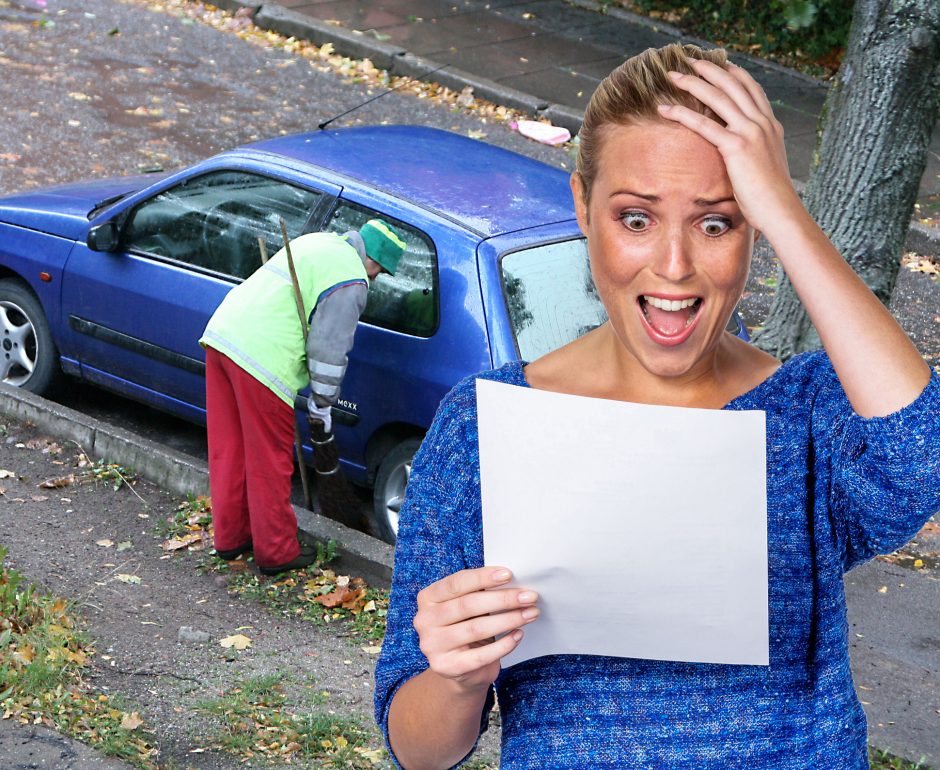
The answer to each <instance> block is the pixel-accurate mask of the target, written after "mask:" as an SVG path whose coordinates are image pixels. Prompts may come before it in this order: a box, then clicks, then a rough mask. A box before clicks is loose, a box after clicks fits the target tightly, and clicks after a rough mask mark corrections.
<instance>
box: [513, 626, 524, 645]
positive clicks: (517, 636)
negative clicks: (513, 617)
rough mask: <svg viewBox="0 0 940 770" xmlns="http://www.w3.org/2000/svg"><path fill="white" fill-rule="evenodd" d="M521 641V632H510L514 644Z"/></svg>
mask: <svg viewBox="0 0 940 770" xmlns="http://www.w3.org/2000/svg"><path fill="white" fill-rule="evenodd" d="M521 639H522V631H521V630H520V629H518V628H517V629H516V630H515V631H513V632H512V640H513V641H514V642H518V641H520V640H521Z"/></svg>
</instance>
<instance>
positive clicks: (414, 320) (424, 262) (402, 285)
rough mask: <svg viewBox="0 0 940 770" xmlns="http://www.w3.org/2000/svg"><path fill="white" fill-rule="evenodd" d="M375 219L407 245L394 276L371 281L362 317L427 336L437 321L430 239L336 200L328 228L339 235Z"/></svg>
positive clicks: (378, 215) (368, 210)
mask: <svg viewBox="0 0 940 770" xmlns="http://www.w3.org/2000/svg"><path fill="white" fill-rule="evenodd" d="M374 218H379V219H383V220H385V221H386V222H388V223H389V224H390V225H391V226H392V227H394V228H395V229H396V230H397V231H398V233H399V234H400V235H401V237H402V240H404V241H405V244H406V248H405V252H404V254H402V257H401V262H400V263H399V264H398V270H397V272H396V273H395V275H385V274H382V275H380V276H379V277H378V278H377V279H376V280H375V281H373V282H372V287H371V288H370V289H369V300H368V303H367V304H366V309H365V311H364V312H363V314H362V320H363V321H364V322H365V323H369V324H372V325H374V326H382V327H385V328H386V329H393V330H394V331H399V332H404V333H405V334H412V335H415V336H418V337H430V336H431V335H432V334H434V331H435V330H436V329H437V321H438V298H437V297H438V292H437V252H436V251H435V249H434V244H433V243H432V242H431V239H430V238H428V236H426V235H425V234H424V233H422V232H421V231H420V230H417V229H416V228H414V227H412V226H411V225H407V224H405V223H404V222H401V221H399V220H397V219H393V218H392V217H389V216H386V215H384V214H381V213H379V212H377V211H373V210H371V209H367V208H365V207H364V206H358V205H356V204H354V203H349V202H348V201H339V203H338V204H337V206H336V209H335V210H334V211H333V216H332V217H330V221H329V223H328V224H327V230H328V231H329V232H332V233H340V234H342V233H345V232H348V231H349V230H358V229H359V228H360V227H362V225H364V224H365V223H366V222H367V221H369V220H370V219H374Z"/></svg>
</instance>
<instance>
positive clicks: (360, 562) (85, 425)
mask: <svg viewBox="0 0 940 770" xmlns="http://www.w3.org/2000/svg"><path fill="white" fill-rule="evenodd" d="M0 415H5V416H7V417H11V418H13V419H16V420H20V421H22V422H30V423H32V424H33V425H35V426H37V427H38V428H40V429H41V430H43V431H45V432H47V433H49V434H50V435H53V436H56V437H59V438H62V439H65V440H69V441H73V442H75V443H76V444H77V445H78V446H80V447H81V449H82V451H83V452H85V453H87V454H88V456H89V457H94V458H96V459H100V460H108V461H110V462H117V463H119V464H120V465H123V466H125V467H129V468H133V469H134V471H135V472H136V473H139V474H140V475H141V476H143V477H144V478H146V479H147V480H149V481H152V482H153V483H155V484H157V485H158V486H160V487H162V488H164V489H166V490H169V491H170V492H173V493H174V494H177V495H183V496H187V495H208V494H209V468H208V465H207V463H206V462H205V461H203V460H200V459H199V458H195V457H191V456H189V455H186V454H183V453H182V452H178V451H176V450H174V449H169V448H168V447H165V446H163V445H161V444H158V443H156V442H155V441H150V440H149V439H147V438H144V437H143V436H138V435H137V434H135V433H132V432H131V431H128V430H124V429H123V428H119V427H116V426H114V425H109V424H107V423H104V422H101V421H100V420H96V419H94V418H92V417H89V416H88V415H84V414H81V413H80V412H77V411H75V410H74V409H70V408H68V407H66V406H62V405H61V404H57V403H55V402H54V401H49V400H47V399H45V398H42V397H41V396H37V395H35V394H34V393H30V392H28V391H25V390H21V389H20V388H14V387H13V386H11V385H6V384H3V383H0ZM294 513H295V514H296V515H297V524H298V527H299V528H300V529H301V530H303V531H304V532H305V533H307V534H309V535H311V536H312V537H314V538H316V539H317V540H322V541H329V540H333V541H335V542H336V548H337V554H338V559H337V562H336V566H337V568H339V569H340V570H343V571H349V572H351V573H353V574H356V575H359V576H361V577H363V578H364V579H365V580H366V581H367V582H368V583H370V584H371V585H374V586H381V587H387V586H389V585H390V584H391V577H392V563H393V557H394V549H393V548H392V546H390V545H389V544H388V543H385V542H383V541H382V540H378V539H377V538H374V537H371V536H370V535H366V534H365V533H363V532H359V531H358V530H355V529H350V528H349V527H346V526H344V525H342V524H340V523H339V522H336V521H333V520H332V519H328V518H326V517H325V516H321V515H320V514H318V513H315V512H313V511H308V510H306V509H304V508H299V507H297V506H294Z"/></svg>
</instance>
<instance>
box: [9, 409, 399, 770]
mask: <svg viewBox="0 0 940 770" xmlns="http://www.w3.org/2000/svg"><path fill="white" fill-rule="evenodd" d="M0 434H2V435H3V437H2V438H0V469H2V471H3V472H4V473H0V475H2V476H5V477H4V478H2V479H0V487H2V489H3V492H2V494H0V544H2V545H3V546H4V547H6V548H7V549H8V551H9V553H8V556H7V563H8V564H9V565H10V566H12V567H14V568H15V569H17V570H19V571H20V572H22V573H24V574H25V575H26V576H27V577H28V578H29V579H30V580H34V581H36V582H37V583H38V584H39V585H41V586H42V587H43V588H45V589H47V590H49V591H51V592H54V593H55V594H57V595H59V596H63V597H67V598H70V599H74V600H75V609H76V611H77V612H78V613H79V614H80V616H81V617H82V618H83V619H84V621H85V622H86V624H87V630H88V631H89V632H90V634H91V636H92V637H93V638H94V639H95V647H96V649H97V655H95V656H94V657H93V658H92V659H91V671H92V673H91V676H90V677H89V682H90V684H91V685H92V686H93V687H94V688H95V689H97V690H99V691H100V692H102V693H106V694H115V693H119V694H120V695H121V696H122V697H123V699H124V701H125V702H126V704H127V705H126V707H125V709H126V710H131V709H133V710H137V711H139V712H140V714H141V716H142V717H143V718H144V720H145V726H146V727H147V728H149V729H151V730H152V731H153V732H154V733H155V734H156V736H157V739H156V745H157V747H158V748H159V750H160V762H161V766H165V767H172V768H180V770H182V769H183V768H186V769H187V770H189V769H190V768H191V769H193V770H216V769H221V768H230V767H234V766H236V765H237V764H239V760H238V759H236V758H234V757H232V756H231V755H226V754H223V753H221V752H219V751H215V750H213V749H212V747H211V745H210V744H211V741H210V740H209V739H208V738H207V735H208V734H209V732H210V731H211V728H212V724H211V722H210V720H209V719H208V718H207V717H203V716H201V715H200V714H199V713H198V712H196V711H195V710H194V705H195V704H196V703H197V702H199V701H204V700H207V699H212V698H217V697H218V696H220V695H221V694H222V693H223V692H226V691H229V690H231V689H232V688H233V687H235V686H237V685H238V684H239V683H241V682H244V681H247V680H249V679H251V678H253V677H257V676H262V675H268V674H273V673H280V674H282V675H284V676H285V677H286V680H285V681H286V682H287V685H288V686H287V694H288V700H289V703H290V704H291V706H292V710H294V711H296V712H301V711H302V710H303V709H304V703H305V702H308V701H310V702H313V701H317V700H322V699H323V696H322V693H324V692H328V693H329V696H327V697H326V698H325V702H324V703H323V704H322V705H320V706H316V708H321V709H323V710H326V711H327V712H328V713H331V712H335V713H337V714H339V715H344V716H349V717H353V718H358V719H359V720H360V721H361V723H362V724H363V725H366V726H369V725H371V710H372V689H371V688H372V671H373V666H374V660H375V655H374V653H367V652H365V651H363V647H367V646H368V645H367V644H365V643H363V642H362V641H361V640H359V641H357V640H354V639H351V638H349V637H348V636H346V635H344V630H343V627H342V626H341V625H340V624H335V625H334V626H331V627H325V628H324V627H316V626H314V625H312V624H310V623H309V622H304V621H300V620H295V619H293V618H291V617H279V616H278V615H276V614H274V613H272V612H271V611H269V610H267V609H265V608H264V607H262V606H261V605H259V604H258V603H256V602H254V601H250V600H246V599H244V598H242V597H239V596H232V595H230V593H229V591H228V590H227V580H228V578H227V577H226V576H225V575H220V574H217V573H211V572H203V571H201V570H200V569H199V565H200V564H201V563H202V562H203V561H204V560H205V559H206V557H205V554H200V553H188V552H177V553H170V554H168V553H166V552H165V551H164V550H163V549H162V548H161V543H162V542H163V541H164V539H165V537H164V536H162V535H160V534H158V531H157V530H158V525H159V523H160V521H161V520H164V519H166V518H167V517H170V516H172V515H173V513H174V511H175V510H176V507H177V505H178V504H179V503H180V500H178V499H177V498H174V497H172V496H171V495H169V494H167V493H166V492H164V491H162V490H161V489H159V488H157V487H156V486H154V485H153V484H150V483H148V482H145V481H138V482H137V483H136V484H134V486H133V488H132V489H130V488H128V487H126V486H124V487H122V488H120V489H118V490H117V491H115V490H113V489H112V488H111V487H110V486H109V485H108V484H106V483H105V482H101V481H99V482H97V483H84V484H71V485H69V486H63V487H61V488H58V489H42V488H40V487H39V486H38V485H39V484H40V483H41V482H43V481H44V480H47V479H52V478H59V477H63V476H66V475H68V474H69V473H72V472H74V471H75V467H74V461H75V457H76V455H77V454H78V452H79V450H78V448H77V447H76V446H75V445H70V444H65V443H60V442H59V441H57V440H55V439H53V438H50V437H48V436H41V435H39V434H38V433H37V431H36V429H35V428H33V427H30V426H26V425H19V424H14V423H7V424H6V425H4V426H3V428H2V429H0ZM6 471H9V472H11V473H12V474H13V475H10V474H7V473H5V472H6ZM135 493H136V494H135ZM138 496H139V497H138ZM128 544H130V545H128ZM119 549H121V550H119ZM128 575H131V576H134V577H136V578H139V579H140V582H139V583H134V582H124V581H125V580H126V579H127V577H126V576H128ZM183 626H189V627H191V628H192V629H194V630H197V631H202V632H205V633H206V634H208V635H209V641H207V642H205V643H182V642H180V641H178V633H179V629H180V628H181V627H183ZM239 633H240V634H244V635H245V636H247V637H249V638H250V639H251V640H252V645H251V647H250V648H248V649H246V650H243V651H240V652H234V651H230V650H225V649H223V648H222V647H221V646H220V644H219V640H221V639H222V638H224V637H228V636H230V635H233V634H239ZM311 708H313V707H311ZM371 729H372V731H373V733H374V735H373V740H372V742H371V747H372V748H378V747H379V746H381V739H380V737H379V735H378V733H377V732H376V731H375V729H374V728H371ZM61 766H64V764H63V765H61ZM61 766H60V767H61ZM245 766H248V767H250V766H253V765H252V764H251V763H250V762H249V763H247V764H246V765H245ZM254 766H258V765H257V763H256V764H255V765H254ZM264 766H271V765H264ZM290 766H291V767H294V768H297V767H304V765H303V763H300V762H297V761H295V762H294V763H293V764H292V765H290ZM310 767H313V765H310Z"/></svg>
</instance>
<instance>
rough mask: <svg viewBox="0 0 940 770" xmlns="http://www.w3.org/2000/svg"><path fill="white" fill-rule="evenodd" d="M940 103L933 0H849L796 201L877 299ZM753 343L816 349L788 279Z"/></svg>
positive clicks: (775, 348) (901, 235)
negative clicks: (848, 21)
mask: <svg viewBox="0 0 940 770" xmlns="http://www.w3.org/2000/svg"><path fill="white" fill-rule="evenodd" d="M938 105H940V1H938V0H856V3H855V9H854V13H853V17H852V27H851V30H850V33H849V43H848V48H847V50H846V53H845V57H844V58H843V60H842V65H841V67H840V68H839V72H838V73H837V74H836V77H835V79H834V80H833V82H832V85H831V86H830V88H829V93H828V95H827V97H826V103H825V106H824V108H823V113H822V115H821V116H820V119H819V129H818V130H819V132H820V133H819V141H818V144H817V148H816V153H815V155H814V158H813V167H812V170H811V172H810V178H809V181H808V182H807V184H806V189H805V190H804V191H803V201H804V203H805V204H806V207H807V208H808V209H809V212H810V213H811V214H812V215H813V217H814V218H815V220H816V221H817V222H818V223H819V225H820V227H821V228H822V229H823V231H824V232H825V233H826V234H827V235H828V236H829V238H830V240H831V241H832V242H833V243H834V244H835V246H836V248H837V249H838V250H839V251H840V253H841V254H842V255H843V257H845V259H846V260H847V261H848V263H849V264H850V265H851V266H852V267H853V269H854V270H855V271H856V272H857V273H858V274H859V275H860V276H861V277H862V279H863V280H864V281H865V283H866V284H868V286H869V287H870V288H871V289H872V291H873V292H874V293H875V295H876V296H877V297H878V299H879V300H881V301H882V302H883V303H884V304H885V305H887V304H888V302H889V301H890V299H891V292H892V291H893V290H894V284H895V281H896V280H897V274H898V269H899V267H900V257H901V251H902V248H903V246H904V240H905V236H906V234H907V230H908V227H909V225H910V221H911V216H912V214H913V211H914V203H915V201H916V199H917V191H918V187H919V184H920V179H921V177H922V176H923V173H924V168H925V167H926V163H927V148H928V146H929V143H930V135H931V131H932V130H933V127H934V124H935V122H936V120H937V108H938ZM754 341H755V344H756V345H757V346H758V347H760V348H762V349H763V350H766V351H767V352H769V353H771V354H772V355H774V356H777V357H778V358H781V359H783V360H785V359H787V358H789V357H790V356H792V355H795V354H796V353H799V352H802V351H804V350H811V349H814V348H818V347H820V341H819V336H818V335H817V333H816V330H815V329H814V328H813V326H812V324H811V323H810V320H809V318H808V316H807V315H806V312H805V310H804V309H803V306H802V305H801V304H800V301H799V299H798V298H797V296H796V293H795V292H794V290H793V286H792V284H791V283H790V282H789V280H788V279H787V278H786V276H785V275H784V273H783V271H782V270H781V271H780V274H779V276H778V288H777V294H776V296H775V297H774V302H773V304H772V306H771V309H770V313H769V315H768V316H767V320H766V322H765V323H764V326H763V327H762V328H761V330H760V331H759V332H758V333H757V334H756V335H755V339H754Z"/></svg>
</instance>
